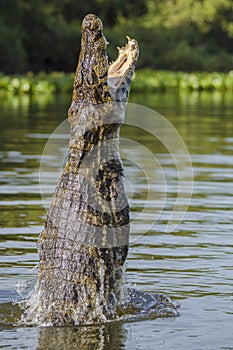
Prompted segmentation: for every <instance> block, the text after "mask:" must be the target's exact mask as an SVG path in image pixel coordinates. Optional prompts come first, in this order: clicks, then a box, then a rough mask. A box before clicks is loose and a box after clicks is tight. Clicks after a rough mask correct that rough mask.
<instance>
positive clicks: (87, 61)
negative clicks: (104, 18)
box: [72, 14, 111, 104]
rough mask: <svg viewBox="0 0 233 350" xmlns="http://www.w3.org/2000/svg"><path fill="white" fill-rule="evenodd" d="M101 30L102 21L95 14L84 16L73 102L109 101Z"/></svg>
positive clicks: (105, 56)
mask: <svg viewBox="0 0 233 350" xmlns="http://www.w3.org/2000/svg"><path fill="white" fill-rule="evenodd" d="M102 30H103V25H102V22H101V20H100V19H99V18H98V17H97V16H95V15H92V14H90V15H87V16H86V17H85V18H84V20H83V23H82V38H81V51H80V55H79V61H78V66H77V70H76V74H75V79H74V91H73V98H72V100H73V102H79V103H82V104H83V103H84V104H85V103H87V104H89V103H91V104H101V103H107V102H110V101H111V97H110V94H109V91H108V87H107V79H108V57H107V53H106V47H107V44H108V43H107V40H106V39H105V37H104V35H103V33H102Z"/></svg>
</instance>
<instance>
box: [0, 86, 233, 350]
mask: <svg viewBox="0 0 233 350" xmlns="http://www.w3.org/2000/svg"><path fill="white" fill-rule="evenodd" d="M232 100H233V99H232V94H221V93H217V92H214V93H212V94H211V93H206V92H203V93H196V92H195V93H192V94H182V95H175V94H172V93H167V94H162V95H158V94H155V95H147V96H137V95H133V94H132V100H131V101H132V102H135V103H139V104H140V103H141V104H143V105H147V106H151V107H152V108H154V109H156V110H157V111H158V112H159V113H161V114H162V115H164V116H165V117H166V118H167V119H168V120H169V121H170V122H171V123H172V124H173V125H174V126H175V127H176V129H177V130H178V132H179V133H180V135H181V136H182V138H183V140H184V142H185V144H186V146H187V147H188V150H189V152H190V154H191V157H192V162H193V168H194V176H195V177H194V180H195V182H194V189H193V197H192V201H191V204H190V207H189V209H188V211H187V213H186V215H185V218H184V220H183V221H182V223H181V224H180V225H179V226H178V227H177V229H176V230H175V231H173V232H171V233H167V232H166V230H165V227H166V223H167V220H168V219H169V216H170V211H171V207H172V205H173V203H174V199H175V198H176V195H177V174H176V171H175V170H176V169H174V164H172V161H171V158H170V156H169V154H168V153H167V151H166V149H165V148H164V147H163V145H161V143H160V142H158V141H156V140H155V139H154V138H151V137H150V135H149V134H145V133H144V134H142V133H140V132H139V131H138V130H135V129H133V128H127V127H123V128H122V135H124V136H127V137H131V138H133V139H134V140H137V142H139V141H140V142H142V143H143V145H144V147H147V148H148V149H149V150H150V152H153V153H154V154H156V156H157V159H158V161H159V162H158V164H160V167H161V171H163V172H164V174H165V175H166V183H167V192H166V202H165V207H164V209H163V210H162V211H161V213H160V215H159V218H158V217H157V219H156V224H155V225H154V226H153V228H152V229H150V231H149V232H148V233H147V234H146V235H143V236H142V237H141V238H140V239H137V240H135V241H133V242H132V243H131V246H130V252H129V256H128V260H127V278H128V280H129V281H130V282H129V284H130V286H132V285H133V286H134V287H135V288H136V289H137V290H141V291H152V292H156V293H165V294H168V295H169V296H171V297H172V299H179V300H182V303H181V309H180V317H178V318H170V319H157V320H153V319H152V320H147V321H146V320H145V321H140V322H137V323H132V322H131V323H124V322H122V321H121V322H115V323H109V324H105V325H96V326H90V327H68V328H47V329H44V328H42V329H38V328H35V327H31V328H27V327H21V328H20V327H17V325H14V324H13V323H14V319H15V318H17V315H18V310H17V309H16V308H15V307H13V306H12V300H13V299H14V298H15V297H16V294H15V290H16V284H17V283H18V282H22V283H24V282H25V281H27V280H30V279H32V277H33V276H35V274H36V271H35V269H34V267H35V265H36V264H37V261H38V255H37V249H36V241H37V237H38V233H39V232H40V230H41V228H42V225H43V223H44V219H45V209H44V207H43V205H42V203H41V196H40V188H39V183H38V169H39V165H40V157H41V154H42V152H43V148H44V145H45V142H46V139H47V137H48V135H50V133H51V132H53V130H54V129H55V128H56V127H57V126H58V124H60V123H61V122H62V121H63V120H64V117H65V116H66V114H67V109H68V106H69V102H70V98H69V97H67V99H65V98H63V97H59V98H58V97H56V99H55V100H54V99H52V98H51V97H47V100H43V99H38V100H32V99H31V98H30V97H29V96H21V97H19V98H18V97H14V98H10V99H8V100H7V99H2V98H1V102H0V104H1V115H0V118H1V129H0V134H1V135H0V145H1V152H0V158H1V169H0V176H1V179H0V184H1V187H0V223H1V228H0V253H1V255H0V331H1V334H0V347H2V348H11V349H21V348H25V349H53V348H54V347H55V346H54V344H55V345H56V347H57V348H58V349H60V348H63V349H68V348H73V349H75V348H78V349H79V348H80V349H82V348H83V349H122V348H125V349H137V348H138V349H154V348H155V347H156V346H157V348H159V349H168V348H173V349H183V348H186V347H189V348H190V349H198V348H199V349H212V350H213V349H223V348H227V349H229V348H230V347H232V336H231V329H232V317H233V297H232V287H233V267H232V253H233V240H232V231H233V215H232V214H233V210H232V204H233V186H232V183H233V171H232V169H233V154H232V152H233V116H232ZM142 117H143V116H142ZM128 147H129V145H128ZM123 151H124V152H125V155H126V156H127V159H128V160H127V161H126V162H125V173H126V174H125V175H126V179H127V181H128V190H129V192H131V194H130V198H131V199H130V204H131V208H132V214H131V216H132V218H135V217H137V215H138V213H140V212H141V210H142V208H143V205H144V203H145V199H146V198H147V181H146V178H145V176H144V174H143V170H142V169H141V168H140V167H139V166H138V164H150V159H145V157H144V155H145V154H144V153H143V152H142V153H141V152H140V151H138V150H137V151H135V149H133V148H130V147H129V148H128V149H124V150H123ZM130 159H131V161H130ZM140 162H141V163H140ZM151 176H154V173H153V174H151ZM153 181H154V183H153V184H152V185H153V186H152V187H153V190H154V197H153V200H152V201H151V203H150V206H149V207H148V208H149V209H148V210H147V212H146V215H145V216H144V217H143V219H140V220H136V221H135V225H134V226H133V233H135V232H136V233H140V232H142V231H143V230H145V227H146V226H151V223H153V222H154V221H155V216H156V213H158V212H159V211H160V208H161V205H162V204H163V203H164V202H163V199H164V192H163V187H162V186H161V182H160V181H162V177H161V172H160V168H159V167H158V168H157V173H156V176H155V180H153ZM158 184H159V185H158ZM50 188H51V183H50V182H48V184H47V190H48V191H49V189H50Z"/></svg>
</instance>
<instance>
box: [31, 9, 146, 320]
mask: <svg viewBox="0 0 233 350" xmlns="http://www.w3.org/2000/svg"><path fill="white" fill-rule="evenodd" d="M127 38H128V43H127V44H126V45H125V46H124V47H122V48H118V50H119V53H118V57H117V59H116V61H115V62H113V63H111V64H109V63H108V57H107V53H106V47H107V44H108V42H107V40H106V39H105V37H104V35H103V26H102V22H101V20H100V19H99V18H98V17H97V16H95V15H93V14H89V15H87V16H86V17H85V18H84V20H83V22H82V36H81V49H80V54H79V60H78V65H77V70H76V74H75V78H74V89H73V96H72V103H71V106H70V108H69V111H68V120H69V122H70V134H71V136H70V142H69V153H68V161H67V163H66V165H65V168H64V170H63V173H62V175H61V178H60V180H59V181H58V184H57V186H56V189H55V193H54V195H53V198H52V202H51V205H50V209H49V211H48V214H47V219H46V222H45V227H44V230H43V231H42V233H41V234H40V238H39V266H38V277H37V283H36V289H35V293H34V300H33V303H34V305H31V313H32V314H33V315H34V318H36V319H37V320H38V321H39V322H40V323H41V324H47V325H65V324H87V323H93V322H100V321H105V320H108V319H113V318H114V317H115V316H116V312H117V311H116V310H117V307H118V306H119V304H120V303H121V297H122V278H123V264H124V262H125V259H126V256H127V252H128V241H129V206H128V200H127V196H126V193H125V190H124V184H123V166H122V162H121V159H120V154H119V128H120V126H121V124H122V122H123V121H124V117H125V107H126V103H127V99H128V95H129V90H130V84H131V80H132V76H133V72H134V69H135V65H136V61H137V57H138V53H139V48H138V44H137V42H136V40H134V39H131V38H129V37H127ZM31 316H32V315H31Z"/></svg>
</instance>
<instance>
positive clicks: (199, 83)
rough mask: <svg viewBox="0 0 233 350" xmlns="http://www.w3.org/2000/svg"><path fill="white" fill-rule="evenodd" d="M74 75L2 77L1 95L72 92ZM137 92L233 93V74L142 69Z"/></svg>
mask: <svg viewBox="0 0 233 350" xmlns="http://www.w3.org/2000/svg"><path fill="white" fill-rule="evenodd" d="M73 79H74V73H63V72H52V73H49V74H46V73H43V72H42V73H39V74H34V73H32V72H29V73H27V74H26V75H14V76H8V75H4V74H0V92H2V93H10V94H13V95H20V94H28V95H37V94H48V93H50V94H54V93H71V92H72V86H73ZM132 90H133V91H136V92H145V91H146V92H153V91H164V92H165V91H169V90H176V91H180V90H188V91H215V90H216V91H233V71H230V72H229V73H220V72H213V73H209V72H196V73H193V72H192V73H185V72H171V71H156V70H152V69H142V70H138V71H137V72H136V74H135V77H134V79H133V83H132Z"/></svg>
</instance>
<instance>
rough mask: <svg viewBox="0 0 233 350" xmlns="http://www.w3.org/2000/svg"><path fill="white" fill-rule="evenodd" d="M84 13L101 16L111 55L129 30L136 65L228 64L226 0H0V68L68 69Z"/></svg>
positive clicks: (230, 31)
mask: <svg viewBox="0 0 233 350" xmlns="http://www.w3.org/2000/svg"><path fill="white" fill-rule="evenodd" d="M88 13H94V14H96V15H98V16H99V17H100V18H101V19H102V21H103V23H104V28H105V30H104V33H105V35H106V37H107V39H108V41H110V43H111V44H110V45H109V48H108V52H109V56H110V59H114V58H115V56H116V46H117V45H122V44H124V43H125V41H126V39H125V35H126V34H128V35H129V36H132V37H134V38H135V39H137V40H138V42H139V45H140V49H141V55H140V59H139V62H138V68H153V69H156V70H158V69H163V70H181V71H186V72H190V71H202V70H205V71H210V72H211V71H222V72H224V71H225V72H227V71H230V70H232V67H233V55H232V54H233V1H232V0H88V1H78V0H50V1H47V0H33V1H31V0H0V71H1V72H4V73H6V74H12V73H24V72H28V71H32V72H40V71H44V72H51V71H64V72H71V71H74V69H75V66H76V63H77V56H78V52H79V45H80V25H81V21H82V19H83V17H84V16H85V15H86V14H88Z"/></svg>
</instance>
